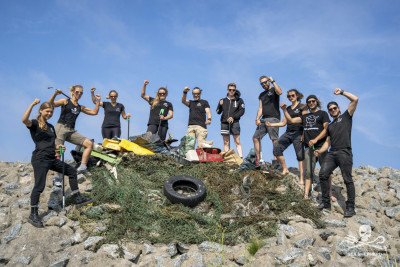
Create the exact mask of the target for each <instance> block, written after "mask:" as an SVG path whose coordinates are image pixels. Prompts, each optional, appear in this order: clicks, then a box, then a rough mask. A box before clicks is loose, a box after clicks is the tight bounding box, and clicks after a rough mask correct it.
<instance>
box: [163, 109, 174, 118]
mask: <svg viewBox="0 0 400 267" xmlns="http://www.w3.org/2000/svg"><path fill="white" fill-rule="evenodd" d="M173 117H174V112H173V111H172V110H169V111H168V115H167V116H165V117H164V116H163V115H160V119H161V120H170V119H172V118H173Z"/></svg>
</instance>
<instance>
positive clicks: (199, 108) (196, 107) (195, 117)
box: [188, 99, 210, 128]
mask: <svg viewBox="0 0 400 267" xmlns="http://www.w3.org/2000/svg"><path fill="white" fill-rule="evenodd" d="M206 108H210V105H209V104H208V102H207V100H203V99H200V100H198V101H195V100H189V109H190V111H189V123H188V125H199V126H201V127H203V128H207V125H206V118H207V116H206Z"/></svg>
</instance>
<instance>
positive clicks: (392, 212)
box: [385, 206, 400, 218]
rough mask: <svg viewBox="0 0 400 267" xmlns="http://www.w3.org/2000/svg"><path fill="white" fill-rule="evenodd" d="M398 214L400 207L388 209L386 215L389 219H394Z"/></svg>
mask: <svg viewBox="0 0 400 267" xmlns="http://www.w3.org/2000/svg"><path fill="white" fill-rule="evenodd" d="M398 212H400V206H396V207H391V208H387V209H386V210H385V214H386V216H388V217H389V218H394V217H395V216H396V214H397V213H398Z"/></svg>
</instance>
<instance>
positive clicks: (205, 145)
mask: <svg viewBox="0 0 400 267" xmlns="http://www.w3.org/2000/svg"><path fill="white" fill-rule="evenodd" d="M201 146H202V147H203V148H204V147H205V148H210V147H212V145H210V144H207V143H203V144H201Z"/></svg>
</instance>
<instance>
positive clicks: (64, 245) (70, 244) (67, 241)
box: [60, 239, 72, 248]
mask: <svg viewBox="0 0 400 267" xmlns="http://www.w3.org/2000/svg"><path fill="white" fill-rule="evenodd" d="M60 246H61V247H62V248H66V247H69V246H72V241H71V239H66V240H64V241H61V243H60Z"/></svg>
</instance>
